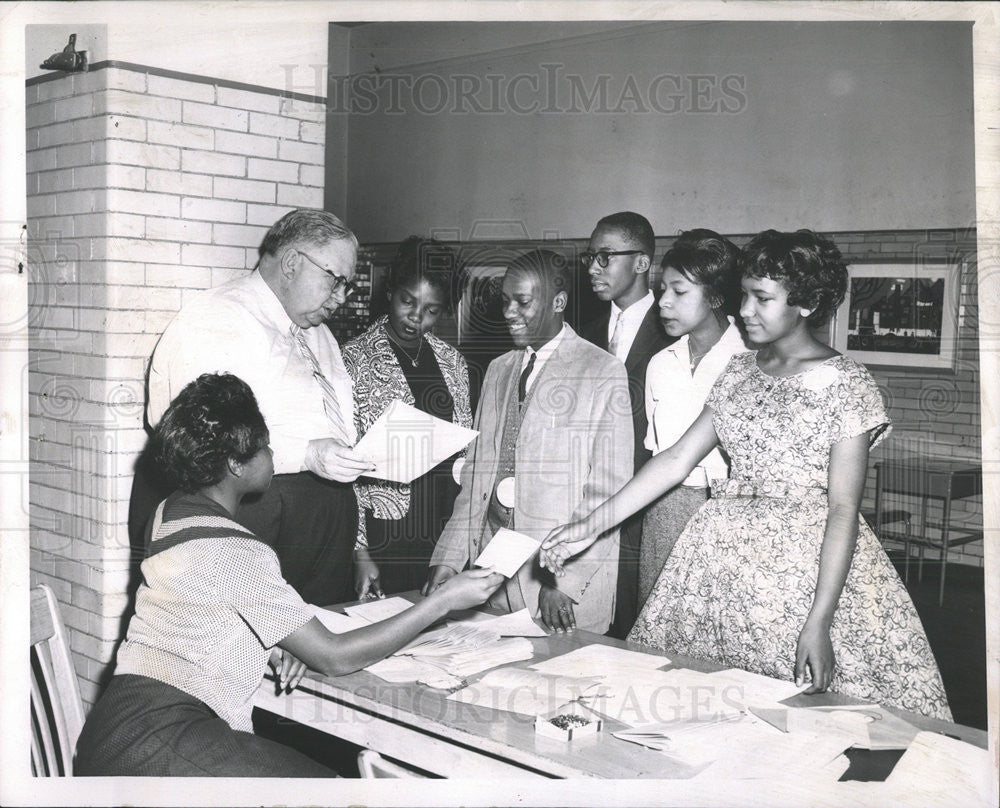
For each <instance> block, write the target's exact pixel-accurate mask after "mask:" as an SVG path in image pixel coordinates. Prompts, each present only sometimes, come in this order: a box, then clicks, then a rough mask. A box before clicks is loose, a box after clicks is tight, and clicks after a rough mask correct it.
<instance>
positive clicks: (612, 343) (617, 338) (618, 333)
mask: <svg viewBox="0 0 1000 808" xmlns="http://www.w3.org/2000/svg"><path fill="white" fill-rule="evenodd" d="M622 316H623V315H622V313H621V312H619V313H618V317H617V319H616V320H615V330H614V331H613V332H612V334H611V339H609V340H608V353H609V354H612V355H613V356H618V343H619V342H621V339H622Z"/></svg>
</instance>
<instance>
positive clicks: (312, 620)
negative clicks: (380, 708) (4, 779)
mask: <svg viewBox="0 0 1000 808" xmlns="http://www.w3.org/2000/svg"><path fill="white" fill-rule="evenodd" d="M153 440H154V443H155V444H156V445H157V446H158V452H157V454H158V457H159V459H160V462H161V463H162V464H163V465H164V466H165V469H166V471H167V473H168V474H169V476H170V477H171V478H173V479H172V482H174V483H175V484H176V486H177V488H178V489H179V490H178V491H176V492H175V493H174V494H171V495H170V496H169V497H168V498H167V499H166V500H164V502H162V503H161V504H160V506H159V507H158V508H157V511H156V513H155V514H154V516H153V518H152V519H151V521H150V525H149V528H148V529H147V558H146V560H145V561H143V563H142V568H141V569H142V576H143V581H142V584H141V585H140V587H139V590H138V592H137V594H136V605H135V614H134V615H133V617H132V619H131V621H130V622H129V627H128V635H127V638H126V640H125V642H124V644H123V645H122V647H121V649H120V650H119V652H118V657H117V663H116V669H115V675H114V676H113V677H112V679H111V683H110V684H109V686H108V688H107V690H106V691H105V692H104V693H103V694H102V696H101V698H100V699H99V700H98V702H97V704H96V705H95V706H94V709H93V710H92V711H91V713H90V715H89V716H88V717H87V721H86V723H85V725H84V728H83V731H82V733H81V735H80V739H79V741H78V743H77V760H76V766H75V771H76V773H78V774H81V775H121V776H172V775H189V776H228V777H239V776H255V777H295V776H299V777H331V776H336V773H335V772H334V771H332V770H331V769H328V768H327V767H325V766H322V765H320V764H319V763H317V762H314V761H313V760H311V759H310V758H308V757H306V756H305V755H302V754H300V753H299V752H297V751H295V750H293V749H290V748H288V747H285V746H283V745H281V744H278V743H275V742H274V741H271V740H268V739H265V738H261V737H258V736H256V735H254V734H253V723H252V721H251V717H250V714H251V709H252V707H253V695H254V693H255V692H256V691H257V688H258V686H259V685H260V683H261V680H262V678H263V675H264V672H265V669H266V667H267V665H268V657H269V655H271V652H272V650H274V651H276V652H277V653H276V654H274V655H272V656H271V659H272V662H271V664H272V666H273V667H275V669H276V673H277V675H278V676H277V678H278V681H279V683H280V686H281V687H282V689H284V690H286V691H288V690H291V689H293V688H294V687H296V686H297V684H298V682H299V680H300V679H301V678H302V676H303V674H304V673H305V666H306V665H308V666H309V667H310V668H312V669H313V670H317V671H320V672H321V673H324V674H326V675H329V676H336V675H340V674H345V673H349V672H351V671H355V670H358V669H360V668H362V667H364V666H366V665H369V664H371V663H372V662H375V661H377V660H379V659H382V658H383V657H385V656H387V655H388V654H391V653H393V652H394V651H396V650H398V649H399V648H400V647H402V646H403V645H404V644H406V643H407V642H409V641H410V640H411V639H413V637H415V636H416V635H417V633H418V632H420V631H421V630H423V629H424V628H426V627H427V626H428V625H430V624H431V623H433V622H434V621H436V620H438V619H440V618H442V617H444V616H445V615H446V614H447V613H448V612H449V611H451V610H453V609H462V608H468V607H471V606H474V605H477V604H479V603H482V602H483V601H485V600H486V598H488V597H489V596H490V594H491V593H492V592H493V591H494V590H495V589H497V588H498V587H499V585H500V583H501V582H502V581H503V576H501V575H499V574H497V573H493V574H490V573H488V572H486V571H482V570H480V571H470V572H466V573H463V574H462V575H460V576H456V577H455V578H452V579H451V580H449V581H447V582H446V583H445V584H444V585H443V586H442V587H441V588H440V589H438V590H436V591H435V592H434V593H433V594H432V595H430V596H429V597H428V598H425V599H423V600H421V601H420V602H419V603H417V604H415V605H414V606H412V607H411V608H410V609H407V610H406V611H404V612H402V613H400V614H398V615H396V616H394V617H391V618H389V619H388V620H384V621H382V622H380V623H376V624H373V625H371V626H366V627H364V628H361V629H356V630H354V631H349V632H346V633H343V634H332V633H331V632H329V631H327V629H326V628H325V627H324V626H323V624H322V623H321V622H320V621H319V620H318V619H317V618H316V617H315V615H314V613H313V610H312V609H311V607H309V606H308V605H307V604H306V603H305V602H304V601H303V600H302V598H301V597H300V596H299V594H298V592H296V591H295V589H293V588H292V587H291V586H290V585H289V584H288V583H287V582H286V581H285V580H284V579H283V578H282V577H281V570H280V566H279V563H278V557H277V555H276V554H275V552H274V550H273V549H272V548H271V547H270V546H268V545H267V544H265V543H264V542H263V541H262V540H260V539H258V538H257V537H256V536H255V535H254V534H253V533H251V532H250V531H249V530H247V529H246V528H245V527H244V526H243V525H241V524H239V523H238V522H236V521H234V519H233V514H234V513H235V511H236V508H237V506H238V505H239V502H240V500H241V499H242V498H243V497H244V496H246V495H250V494H257V493H262V492H263V491H264V490H266V489H267V487H268V486H269V485H270V482H271V476H272V475H273V473H274V464H273V462H272V459H271V450H270V447H269V446H268V441H269V436H268V431H267V426H266V425H265V423H264V417H263V416H262V415H261V413H260V410H259V409H258V406H257V401H256V399H255V398H254V395H253V392H252V391H251V390H250V388H249V387H248V386H247V385H246V384H245V383H244V382H243V381H242V380H240V379H238V378H237V377H236V376H232V375H230V374H220V375H215V374H204V375H202V376H200V377H198V378H197V379H196V380H195V381H193V382H191V383H190V384H188V385H187V386H186V387H185V388H184V389H183V390H182V391H181V392H180V393H179V394H178V396H177V398H176V399H174V401H173V402H172V403H171V405H170V407H169V408H168V409H167V411H166V413H165V414H164V416H163V418H162V420H161V421H160V423H159V424H158V425H157V428H156V433H155V434H154V437H153ZM278 649H281V650H278ZM300 660H301V661H300Z"/></svg>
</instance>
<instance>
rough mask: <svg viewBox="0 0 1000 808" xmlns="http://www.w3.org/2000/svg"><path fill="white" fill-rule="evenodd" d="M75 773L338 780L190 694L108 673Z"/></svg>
mask: <svg viewBox="0 0 1000 808" xmlns="http://www.w3.org/2000/svg"><path fill="white" fill-rule="evenodd" d="M74 774H76V775H82V776H121V777H336V776H337V773H336V772H334V771H333V770H331V769H328V768H327V767H326V766H323V765H321V764H319V763H317V762H316V761H314V760H312V759H310V758H308V757H306V756H305V755H303V754H301V753H299V752H296V751H295V750H294V749H289V748H288V747H286V746H282V745H281V744H278V743H274V742H273V741H269V740H267V739H265V738H258V737H257V736H256V735H253V734H252V733H249V732H238V731H236V730H234V729H233V728H232V727H230V726H229V724H227V723H226V722H225V721H223V720H222V719H221V718H219V717H218V716H217V715H216V714H215V713H214V712H212V710H211V709H209V708H208V706H206V705H205V704H204V702H201V701H199V700H198V699H196V698H194V697H193V696H189V695H188V694H187V693H185V692H183V691H182V690H178V689H177V688H175V687H171V686H170V685H168V684H164V683H163V682H160V681H158V680H156V679H150V678H148V677H146V676H134V675H132V674H121V675H118V676H113V677H112V679H111V684H109V685H108V689H107V690H106V691H105V692H104V695H102V696H101V698H100V699H99V700H98V702H97V704H95V705H94V709H93V710H92V711H91V712H90V715H89V716H87V721H86V723H85V724H84V726H83V732H81V733H80V740H79V741H78V742H77V745H76V762H75V764H74Z"/></svg>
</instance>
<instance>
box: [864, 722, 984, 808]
mask: <svg viewBox="0 0 1000 808" xmlns="http://www.w3.org/2000/svg"><path fill="white" fill-rule="evenodd" d="M992 769H993V758H992V756H991V755H990V753H989V751H988V750H986V749H980V748H979V747H978V746H973V745H972V744H969V743H965V742H964V741H960V740H957V739H954V738H946V737H945V736H944V735H940V734H938V733H936V732H921V733H919V734H918V735H917V736H916V737H915V738H914V739H913V743H911V744H910V746H909V748H908V749H907V750H906V752H905V754H904V755H903V757H901V758H900V759H899V762H898V763H897V764H896V765H895V767H894V768H893V770H892V773H891V774H890V775H889V776H888V777H887V778H886V781H885V783H886V786H888V787H889V788H890V789H892V791H893V793H898V794H899V795H900V796H899V797H897V798H896V799H897V801H896V802H886V803H884V804H885V805H901V804H903V799H902V795H906V797H908V798H909V800H911V801H912V804H914V805H916V804H918V802H919V804H921V805H942V806H944V805H947V806H952V805H954V806H959V805H984V806H985V805H989V804H990V798H989V795H990V791H991V789H992V786H991V782H990V781H991V777H992ZM907 804H910V802H907ZM994 804H995V803H994Z"/></svg>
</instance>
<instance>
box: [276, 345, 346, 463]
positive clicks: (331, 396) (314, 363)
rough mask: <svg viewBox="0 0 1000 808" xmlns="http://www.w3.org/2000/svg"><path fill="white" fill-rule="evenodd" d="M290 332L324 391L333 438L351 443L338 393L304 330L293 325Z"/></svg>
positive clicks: (325, 407)
mask: <svg viewBox="0 0 1000 808" xmlns="http://www.w3.org/2000/svg"><path fill="white" fill-rule="evenodd" d="M290 330H291V334H292V338H293V339H294V340H295V344H296V345H297V346H298V349H299V353H300V354H302V358H303V359H305V360H306V364H308V365H309V369H310V370H311V371H312V374H313V378H314V379H316V381H317V382H318V383H319V386H320V388H321V389H322V391H323V409H324V410H325V411H326V418H327V420H328V421H329V422H330V426H331V427H332V428H333V432H334V435H333V437H336V438H340V439H341V440H342V441H344V442H345V443H349V442H350V441H349V440H348V438H347V430H346V429H345V428H344V419H343V417H342V416H341V414H340V402H339V401H338V399H337V391H336V390H334V389H333V385H332V384H330V380H329V379H327V378H326V376H325V375H324V374H323V371H322V370H320V367H319V361H318V360H317V359H316V354H314V353H313V352H312V349H311V348H310V347H309V344H308V343H307V342H306V336H305V334H303V333H302V329H301V328H299V326H297V325H293V326H292V327H291V329H290Z"/></svg>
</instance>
